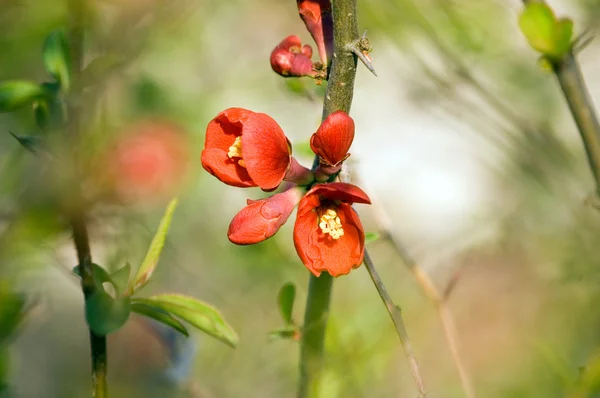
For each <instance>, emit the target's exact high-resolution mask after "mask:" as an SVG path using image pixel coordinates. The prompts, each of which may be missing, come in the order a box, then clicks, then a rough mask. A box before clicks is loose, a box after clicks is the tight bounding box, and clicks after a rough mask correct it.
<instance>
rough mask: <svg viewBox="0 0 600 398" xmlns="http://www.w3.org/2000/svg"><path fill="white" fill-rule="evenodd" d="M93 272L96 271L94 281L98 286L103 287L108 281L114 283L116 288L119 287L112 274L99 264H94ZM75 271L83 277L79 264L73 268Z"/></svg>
mask: <svg viewBox="0 0 600 398" xmlns="http://www.w3.org/2000/svg"><path fill="white" fill-rule="evenodd" d="M92 272H93V273H94V282H95V283H96V287H102V284H103V283H104V282H108V283H110V284H111V285H113V286H114V288H115V289H116V288H117V285H116V284H115V282H114V281H113V280H112V278H111V276H110V274H109V273H108V272H107V271H106V270H105V269H104V268H102V267H101V266H99V265H98V264H92ZM73 273H74V274H75V275H77V276H78V277H80V278H81V269H80V268H79V265H77V266H75V268H73Z"/></svg>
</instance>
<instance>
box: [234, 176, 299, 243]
mask: <svg viewBox="0 0 600 398" xmlns="http://www.w3.org/2000/svg"><path fill="white" fill-rule="evenodd" d="M301 197H302V194H301V192H300V190H298V189H296V188H292V189H290V190H288V191H286V192H283V193H278V194H276V195H273V196H271V197H270V198H267V199H261V200H248V206H246V207H244V208H243V209H242V210H241V211H240V212H239V213H238V214H236V216H235V217H234V218H233V220H231V224H229V231H227V236H228V237H229V240H230V241H231V242H233V243H235V244H238V245H250V244H254V243H258V242H262V241H263V240H265V239H268V238H270V237H271V236H273V235H275V233H276V232H277V231H278V230H279V228H280V227H281V226H282V225H283V224H285V222H286V221H287V219H288V218H289V216H290V214H292V211H293V210H294V207H296V204H298V201H299V200H300V198H301Z"/></svg>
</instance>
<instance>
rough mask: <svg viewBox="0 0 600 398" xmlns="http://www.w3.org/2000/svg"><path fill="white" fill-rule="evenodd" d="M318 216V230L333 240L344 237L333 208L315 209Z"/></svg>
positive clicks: (340, 223)
mask: <svg viewBox="0 0 600 398" xmlns="http://www.w3.org/2000/svg"><path fill="white" fill-rule="evenodd" d="M317 214H318V215H319V228H321V231H322V232H323V233H324V234H328V235H329V236H331V237H332V238H333V239H336V240H337V239H339V238H341V237H342V236H343V235H344V229H343V228H342V222H341V221H340V217H339V216H338V214H337V212H336V211H335V208H332V207H325V206H321V207H319V208H317Z"/></svg>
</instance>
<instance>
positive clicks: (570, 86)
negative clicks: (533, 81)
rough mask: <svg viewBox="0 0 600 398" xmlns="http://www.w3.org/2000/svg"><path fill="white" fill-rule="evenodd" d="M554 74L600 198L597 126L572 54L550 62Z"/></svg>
mask: <svg viewBox="0 0 600 398" xmlns="http://www.w3.org/2000/svg"><path fill="white" fill-rule="evenodd" d="M530 3H545V2H544V1H543V0H523V4H525V5H527V4H530ZM551 62H552V68H553V70H554V74H555V75H556V78H557V79H558V82H559V84H560V88H561V89H562V92H563V94H564V96H565V99H566V100H567V104H568V105H569V109H570V110H571V115H573V119H574V120H575V124H576V125H577V129H578V130H579V134H580V135H581V139H582V140H583V144H584V146H585V151H586V153H587V158H588V163H589V164H590V169H591V170H592V174H593V175H594V180H595V182H596V196H600V124H599V123H598V117H597V116H596V111H595V109H594V104H593V102H592V99H591V97H590V94H589V92H588V89H587V86H586V84H585V80H584V79H583V75H582V74H581V70H580V68H579V65H578V63H577V59H576V58H575V55H574V54H573V51H569V52H568V53H567V54H565V56H564V57H563V58H562V59H560V60H558V61H551Z"/></svg>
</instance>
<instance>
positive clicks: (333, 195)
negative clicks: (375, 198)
mask: <svg viewBox="0 0 600 398" xmlns="http://www.w3.org/2000/svg"><path fill="white" fill-rule="evenodd" d="M309 196H316V197H323V198H326V199H329V200H340V201H342V202H347V203H364V204H371V199H369V196H368V195H367V194H366V193H365V192H364V191H363V190H362V189H360V188H359V187H357V186H356V185H352V184H346V183H345V182H330V183H327V184H317V185H315V186H314V187H313V188H312V189H311V190H310V191H308V192H307V193H306V197H309ZM317 206H318V205H317Z"/></svg>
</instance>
